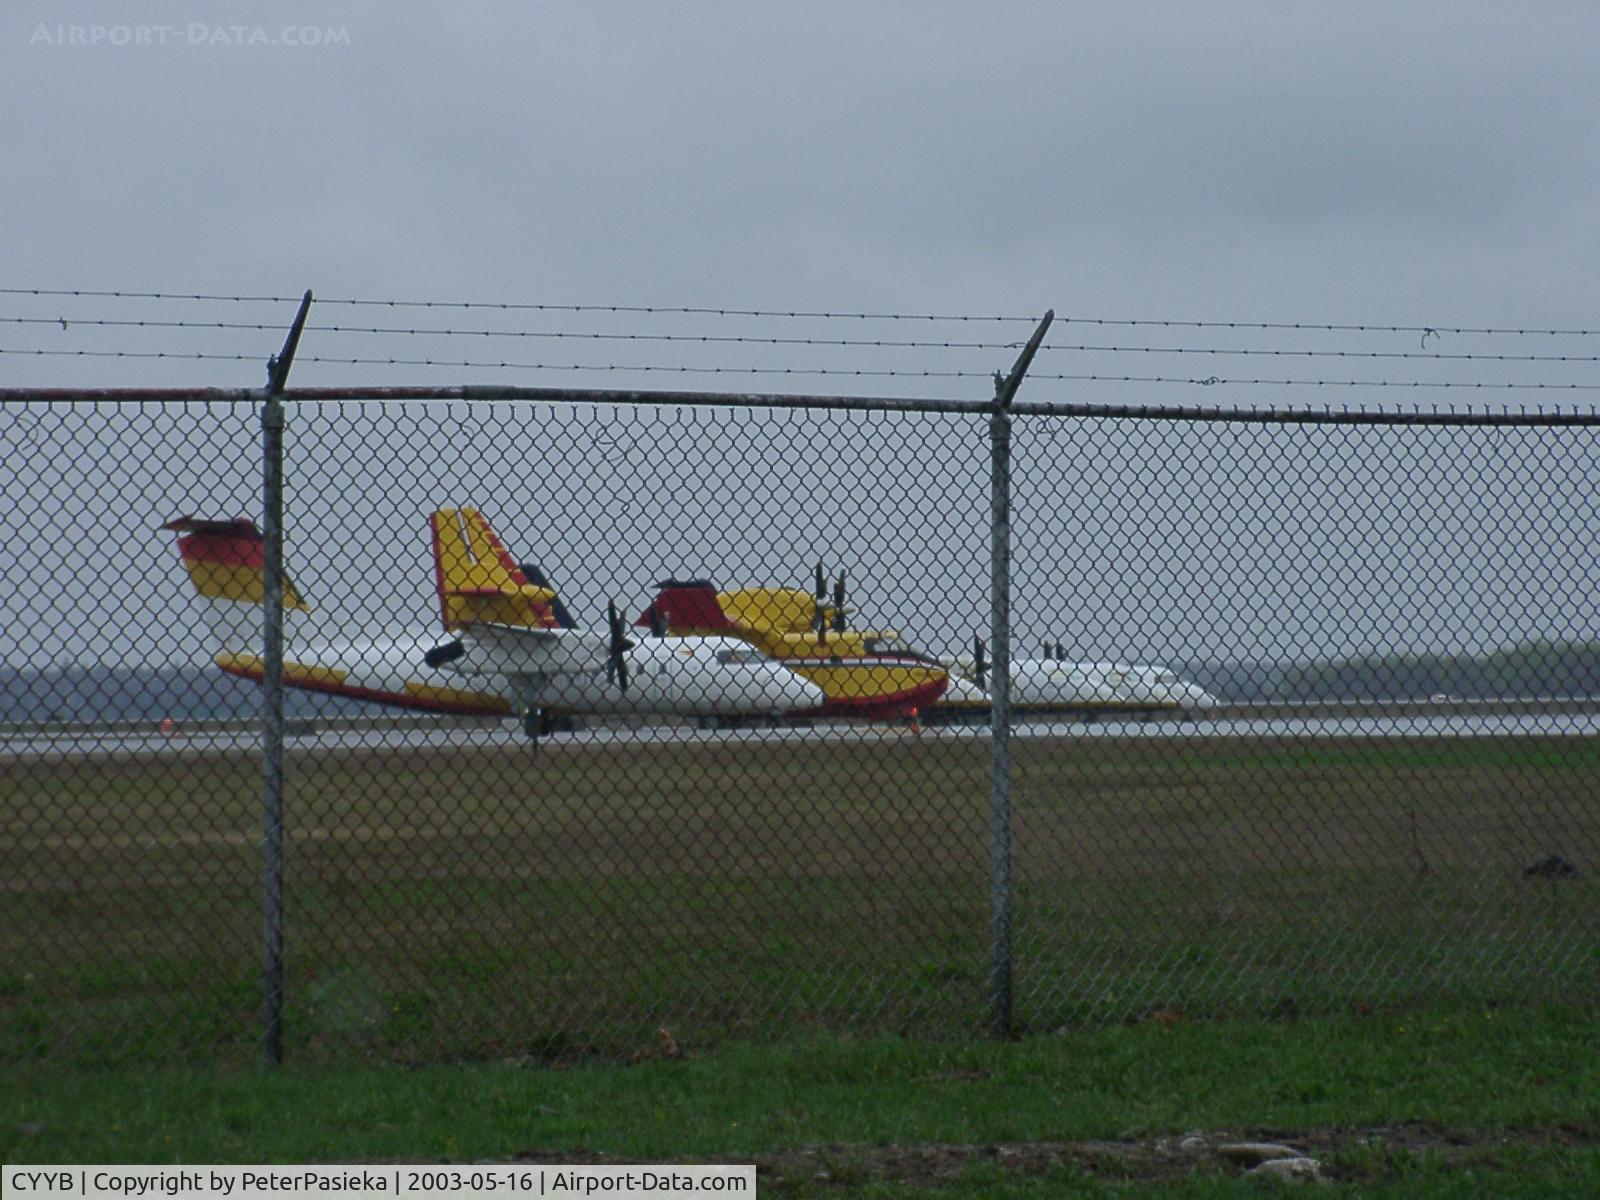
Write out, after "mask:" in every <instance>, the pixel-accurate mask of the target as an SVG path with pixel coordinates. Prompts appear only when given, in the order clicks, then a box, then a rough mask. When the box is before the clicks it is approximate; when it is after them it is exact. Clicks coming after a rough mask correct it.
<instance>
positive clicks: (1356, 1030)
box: [0, 1007, 1600, 1197]
mask: <svg viewBox="0 0 1600 1200" xmlns="http://www.w3.org/2000/svg"><path fill="white" fill-rule="evenodd" d="M664 1054H665V1051H664V1050H663V1049H662V1048H661V1047H659V1046H658V1047H657V1048H656V1051H655V1053H654V1054H652V1055H648V1056H645V1057H642V1058H640V1059H639V1060H637V1061H635V1062H633V1063H631V1064H628V1063H619V1062H614V1061H595V1060H591V1061H587V1062H585V1063H582V1064H578V1065H575V1066H572V1067H570V1068H560V1067H553V1066H550V1065H539V1064H532V1063H529V1062H527V1061H500V1062H494V1063H481V1064H471V1065H466V1064H463V1065H454V1066H428V1067H421V1068H404V1067H397V1066H393V1065H390V1066H381V1065H377V1066H366V1067H355V1068H350V1067H346V1068H332V1067H327V1066H319V1065H316V1064H299V1065H292V1066H291V1067H290V1068H288V1069H285V1070H282V1071H279V1072H275V1073H271V1074H261V1073H259V1072H257V1071H254V1070H239V1071H227V1070H223V1071H218V1070H213V1069H199V1070H197V1069H182V1068H165V1069H160V1070H153V1071H152V1070H149V1069H146V1068H111V1069H100V1070H81V1071H76V1072H71V1071H62V1070H60V1069H59V1067H57V1066H55V1065H50V1064H37V1065H23V1066H22V1067H21V1068H19V1069H15V1070H13V1071H12V1072H10V1075H9V1079H8V1082H9V1083H10V1084H11V1086H9V1087H8V1089H7V1090H6V1092H5V1094H4V1097H3V1098H0V1158H3V1159H4V1160H5V1161H8V1162H19V1161H32V1162H52V1163H75V1162H151V1163H178V1162H188V1163H194V1162H237V1161H256V1162H307V1161H374V1160H376V1161H393V1160H400V1161H441V1160H443V1161H452V1162H476V1161H479V1160H514V1159H526V1160H533V1161H542V1162H562V1161H571V1162H595V1161H637V1162H661V1161H691V1162H692V1161H717V1162H729V1161H732V1162H751V1161H754V1162H757V1163H758V1164H759V1165H760V1167H761V1172H762V1174H761V1180H762V1182H761V1189H762V1192H763V1194H767V1195H795V1196H810V1195H839V1194H851V1195H854V1194H863V1195H922V1194H928V1193H929V1192H930V1191H933V1192H935V1193H936V1194H938V1195H941V1196H944V1195H948V1196H952V1197H954V1196H975V1195H991V1194H1004V1195H1035V1194H1042V1193H1045V1192H1049V1193H1050V1194H1059V1193H1061V1192H1064V1191H1065V1192H1073V1191H1078V1192H1082V1193H1084V1194H1096V1195H1105V1194H1120V1192H1121V1191H1123V1190H1128V1191H1135V1190H1139V1189H1143V1188H1148V1187H1157V1186H1159V1187H1160V1188H1162V1189H1164V1190H1166V1191H1168V1192H1171V1193H1172V1194H1182V1195H1194V1196H1201V1195H1232V1194H1255V1193H1254V1192H1253V1191H1251V1190H1250V1188H1249V1185H1251V1184H1253V1183H1254V1182H1255V1181H1248V1180H1243V1179H1241V1178H1239V1172H1238V1171H1237V1169H1235V1168H1232V1167H1229V1166H1226V1165H1224V1164H1223V1163H1222V1162H1221V1161H1220V1160H1218V1159H1217V1157H1216V1156H1215V1154H1214V1153H1213V1152H1212V1150H1213V1149H1214V1147H1215V1146H1216V1145H1217V1144H1218V1143H1220V1142H1222V1141H1225V1140H1229V1139H1240V1138H1259V1137H1272V1138H1275V1139H1280V1140H1285V1141H1288V1142H1290V1143H1291V1144H1294V1145H1296V1146H1297V1147H1298V1148H1300V1149H1304V1150H1308V1151H1310V1152H1311V1153H1313V1154H1314V1155H1315V1156H1316V1157H1318V1159H1319V1160H1320V1161H1321V1162H1322V1164H1323V1166H1324V1169H1325V1171H1326V1172H1327V1174H1328V1176H1329V1177H1330V1178H1331V1179H1332V1180H1333V1181H1334V1183H1335V1184H1336V1185H1337V1187H1338V1190H1341V1191H1345V1192H1348V1193H1350V1194H1374V1193H1377V1194H1383V1193H1387V1194H1393V1195H1436V1196H1447V1195H1468V1194H1479V1195H1482V1194H1494V1195H1513V1194H1519V1193H1520V1194H1527V1195H1550V1194H1571V1195H1584V1194H1593V1188H1594V1186H1595V1185H1597V1184H1600V1149H1597V1147H1600V1012H1596V1011H1595V1010H1594V1009H1593V1008H1592V1007H1591V1008H1560V1009H1558V1008H1531V1007H1511V1008H1500V1009H1485V1008H1437V1007H1436V1008H1432V1009H1428V1010H1413V1011H1409V1012H1405V1013H1390V1012H1377V1013H1373V1014H1371V1015H1369V1016H1365V1017H1361V1016H1347V1017H1339V1018H1328V1019H1323V1020H1314V1021H1275V1022H1250V1021H1236V1022H1227V1023H1214V1022H1193V1021H1188V1020H1181V1019H1180V1020H1172V1021H1157V1020H1150V1021H1144V1022H1141V1023H1139V1024H1137V1025H1130V1026H1119V1027H1112V1028H1105V1029H1098V1030H1086V1031H1077V1032H1072V1033H1064V1034H1059V1035H1053V1036H1037V1037H1030V1038H1026V1039H1023V1040H1021V1041H1016V1042H1010V1043H996V1042H992V1041H980V1040H971V1041H966V1042H963V1043H959V1044H955V1043H939V1042H926V1041H907V1040H902V1039H896V1038H892V1037H884V1036H881V1035H874V1036H871V1037H860V1038H856V1037H848V1036H846V1037H840V1036H819V1037H810V1038H801V1039H796V1040H793V1041H790V1042H787V1043H783V1044H776V1045H775V1044H748V1043H747V1044H738V1045H730V1046H723V1047H720V1048H717V1049H715V1050H711V1051H708V1052H706V1053H704V1054H691V1055H688V1056H684V1057H677V1058H667V1057H664ZM1196 1132H1198V1133H1200V1134H1201V1135H1202V1136H1203V1138H1204V1141H1205V1144H1206V1150H1205V1152H1203V1153H1199V1154H1190V1153H1186V1152H1184V1151H1183V1150H1181V1149H1180V1148H1179V1142H1180V1141H1181V1140H1182V1138H1183V1137H1184V1136H1185V1135H1189V1134H1194V1133H1196ZM823 1175H825V1178H824V1177H822V1176H823ZM1474 1189H1475V1190H1474ZM1586 1189H1587V1190H1586Z"/></svg>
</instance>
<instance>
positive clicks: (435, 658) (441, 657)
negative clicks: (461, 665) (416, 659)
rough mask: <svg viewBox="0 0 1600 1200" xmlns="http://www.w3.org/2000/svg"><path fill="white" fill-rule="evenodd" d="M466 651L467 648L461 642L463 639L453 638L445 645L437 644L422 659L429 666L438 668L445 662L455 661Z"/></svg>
mask: <svg viewBox="0 0 1600 1200" xmlns="http://www.w3.org/2000/svg"><path fill="white" fill-rule="evenodd" d="M466 652H467V648H466V647H465V646H463V645H462V644H461V639H460V638H452V639H451V640H450V641H448V642H446V643H445V644H444V645H442V646H435V647H434V648H433V649H432V650H429V651H428V652H427V653H426V654H424V655H423V656H422V661H423V662H425V663H427V664H428V666H430V667H433V668H435V669H438V668H439V667H442V666H444V665H445V663H453V662H455V660H456V659H458V658H460V657H461V656H462V655H463V654H465V653H466Z"/></svg>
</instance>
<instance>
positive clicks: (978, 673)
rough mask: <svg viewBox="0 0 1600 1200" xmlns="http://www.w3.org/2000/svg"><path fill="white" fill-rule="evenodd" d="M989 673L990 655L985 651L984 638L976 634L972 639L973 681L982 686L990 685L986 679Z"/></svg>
mask: <svg viewBox="0 0 1600 1200" xmlns="http://www.w3.org/2000/svg"><path fill="white" fill-rule="evenodd" d="M988 673H989V660H988V656H987V655H986V654H985V653H984V645H983V639H982V638H981V637H976V636H974V637H973V639H972V681H973V682H974V683H976V684H977V685H978V686H979V687H981V688H987V687H988V686H989V685H988V684H987V683H986V682H985V681H984V676H985V675H987V674H988Z"/></svg>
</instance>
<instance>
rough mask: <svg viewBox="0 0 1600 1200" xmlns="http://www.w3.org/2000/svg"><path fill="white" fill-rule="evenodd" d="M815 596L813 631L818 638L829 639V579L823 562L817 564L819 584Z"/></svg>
mask: <svg viewBox="0 0 1600 1200" xmlns="http://www.w3.org/2000/svg"><path fill="white" fill-rule="evenodd" d="M812 596H813V597H814V598H813V600H812V604H811V632H812V633H814V634H816V635H817V640H818V641H822V642H825V641H827V640H828V617H827V607H826V606H827V603H828V581H827V579H825V578H824V577H823V574H822V564H821V563H818V564H817V585H816V590H815V591H814V592H813V593H812Z"/></svg>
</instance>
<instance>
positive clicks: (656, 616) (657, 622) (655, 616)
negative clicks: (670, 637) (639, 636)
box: [644, 600, 667, 638]
mask: <svg viewBox="0 0 1600 1200" xmlns="http://www.w3.org/2000/svg"><path fill="white" fill-rule="evenodd" d="M644 615H645V620H646V621H647V622H648V623H649V625H650V636H651V637H658V638H664V637H666V636H667V616H666V614H665V613H663V612H662V611H661V609H660V608H659V607H658V606H657V605H656V602H655V601H654V600H652V601H651V602H650V607H649V608H647V609H645V610H644Z"/></svg>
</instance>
